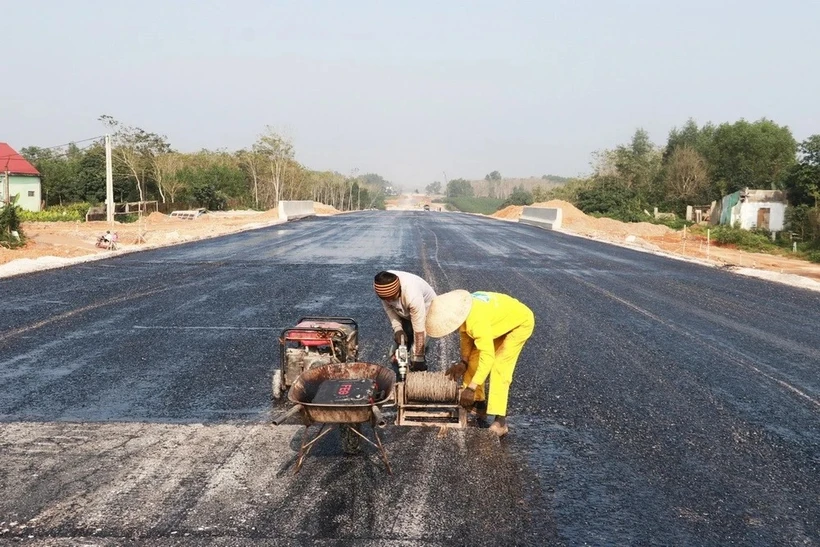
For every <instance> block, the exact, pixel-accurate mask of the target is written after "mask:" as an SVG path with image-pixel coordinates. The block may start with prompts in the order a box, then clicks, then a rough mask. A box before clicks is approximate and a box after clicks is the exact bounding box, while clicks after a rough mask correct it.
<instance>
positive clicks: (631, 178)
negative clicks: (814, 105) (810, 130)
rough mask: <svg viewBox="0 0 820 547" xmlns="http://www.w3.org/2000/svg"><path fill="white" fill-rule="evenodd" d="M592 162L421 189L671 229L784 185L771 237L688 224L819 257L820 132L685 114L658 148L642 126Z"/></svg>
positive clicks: (457, 203) (473, 202)
mask: <svg viewBox="0 0 820 547" xmlns="http://www.w3.org/2000/svg"><path fill="white" fill-rule="evenodd" d="M591 166H592V172H591V174H590V175H589V176H585V177H578V178H561V177H555V176H551V175H544V176H543V177H541V179H534V178H531V179H526V180H524V181H521V182H518V183H513V184H511V183H510V181H509V180H508V179H505V178H504V177H502V176H501V174H500V173H499V172H498V171H493V172H491V173H489V174H487V175H486V176H485V177H484V180H478V181H468V180H465V179H463V178H457V179H453V180H450V181H448V182H447V184H446V185H444V186H443V185H442V184H441V183H440V182H434V183H432V184H430V185H428V186H427V189H426V190H427V192H428V193H443V194H444V196H445V197H444V198H443V199H444V201H445V202H446V203H447V204H448V206H449V207H451V208H453V209H457V210H460V211H469V212H485V211H487V210H489V209H490V208H492V207H494V206H495V207H496V210H498V209H502V208H504V207H507V206H509V205H531V204H533V203H538V202H544V201H549V200H554V199H555V200H563V201H567V202H569V203H572V204H573V205H575V206H576V207H578V208H579V209H580V210H581V211H583V212H584V213H586V214H589V215H592V216H603V217H609V218H613V219H616V220H620V221H623V222H653V223H658V224H665V225H667V226H669V227H671V228H673V229H676V230H680V229H682V228H683V227H684V226H691V225H692V223H691V222H687V221H685V220H684V219H685V216H686V207H687V205H691V206H693V207H696V208H698V209H701V210H708V208H709V205H710V204H711V203H712V202H713V201H719V200H720V199H721V198H722V197H723V196H725V195H727V194H731V193H733V192H736V191H738V190H742V189H744V188H749V189H771V190H784V191H785V192H786V195H787V198H788V200H789V207H788V209H787V214H786V226H785V229H784V230H783V231H780V232H777V233H776V234H775V237H774V239H773V238H772V234H771V233H769V232H768V231H766V230H753V231H749V230H741V229H739V228H735V227H730V226H711V227H697V226H692V229H693V230H696V231H697V230H699V229H700V228H703V230H704V231H705V230H707V229H708V230H710V232H711V238H712V241H714V243H715V244H717V245H725V246H733V247H736V248H739V249H743V250H749V251H758V252H774V253H780V252H789V253H790V256H795V257H800V258H805V259H808V260H811V261H813V262H818V261H820V260H818V259H820V256H818V255H820V204H819V203H818V202H820V135H813V136H811V137H809V138H808V139H806V140H804V141H803V142H799V143H798V142H797V141H796V140H795V138H794V137H793V135H792V133H791V130H790V129H789V128H788V127H787V126H780V125H778V124H776V123H774V122H773V121H771V120H768V119H765V118H764V119H761V120H757V121H754V122H749V121H746V120H739V121H736V122H734V123H723V124H720V125H713V124H711V123H707V124H705V125H702V126H699V125H698V124H697V123H696V122H695V121H694V120H691V119H690V120H688V121H687V122H686V123H685V124H684V125H683V126H682V127H679V128H678V127H676V128H673V129H672V130H671V131H670V132H669V135H668V137H667V140H666V143H665V144H663V145H656V144H654V143H653V142H652V141H651V140H650V138H649V134H648V133H647V132H646V131H645V130H643V129H641V128H639V129H637V130H636V131H635V132H634V134H633V135H632V138H631V139H630V141H629V142H627V143H624V144H621V145H618V146H616V147H614V148H612V149H606V150H602V151H597V152H595V153H594V154H593V161H592V163H591ZM518 180H521V179H518ZM656 208H657V210H658V211H659V213H661V214H660V215H658V216H659V218H656V217H655V214H654V213H655V209H656ZM795 249H796V252H793V251H795Z"/></svg>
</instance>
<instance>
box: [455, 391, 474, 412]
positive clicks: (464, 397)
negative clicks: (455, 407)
mask: <svg viewBox="0 0 820 547" xmlns="http://www.w3.org/2000/svg"><path fill="white" fill-rule="evenodd" d="M473 403H475V390H474V389H470V388H468V387H465V388H464V389H462V390H461V396H460V397H459V398H458V404H460V405H461V406H463V407H464V408H472V406H473Z"/></svg>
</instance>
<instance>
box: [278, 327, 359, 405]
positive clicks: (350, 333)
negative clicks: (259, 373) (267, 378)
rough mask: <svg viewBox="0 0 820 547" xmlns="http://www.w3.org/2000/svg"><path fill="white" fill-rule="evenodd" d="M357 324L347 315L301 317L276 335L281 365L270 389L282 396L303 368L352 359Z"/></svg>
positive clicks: (356, 351)
mask: <svg viewBox="0 0 820 547" xmlns="http://www.w3.org/2000/svg"><path fill="white" fill-rule="evenodd" d="M358 355H359V328H358V325H357V324H356V321H354V320H353V319H351V318H349V317H302V318H301V319H299V321H298V322H297V323H296V326H294V327H291V328H288V329H285V330H283V331H282V335H281V336H280V337H279V363H280V368H277V369H274V371H273V378H272V380H271V389H272V395H273V398H274V399H281V398H282V396H283V395H284V394H285V393H286V392H287V391H288V390H289V389H290V386H292V385H293V382H295V381H296V378H298V377H299V375H300V374H302V373H303V372H304V371H306V370H308V369H311V368H313V367H317V366H321V365H329V364H333V363H347V362H355V361H356V359H357V358H358Z"/></svg>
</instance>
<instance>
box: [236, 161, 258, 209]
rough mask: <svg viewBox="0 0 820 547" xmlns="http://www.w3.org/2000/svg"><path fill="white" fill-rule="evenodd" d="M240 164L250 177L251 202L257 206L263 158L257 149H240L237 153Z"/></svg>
mask: <svg viewBox="0 0 820 547" xmlns="http://www.w3.org/2000/svg"><path fill="white" fill-rule="evenodd" d="M237 156H238V158H239V162H240V165H242V166H243V167H244V168H245V170H246V171H247V173H248V175H249V176H250V178H251V184H252V185H253V202H254V204H255V205H256V208H257V209H258V208H259V179H260V173H261V171H262V167H263V165H262V163H263V161H264V158H263V157H262V155H261V154H260V153H259V151H257V150H250V151H248V150H240V151H239V153H238V154H237Z"/></svg>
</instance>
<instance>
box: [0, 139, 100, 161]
mask: <svg viewBox="0 0 820 547" xmlns="http://www.w3.org/2000/svg"><path fill="white" fill-rule="evenodd" d="M98 138H102V137H94V138H91V139H83V140H81V141H76V142H70V143H67V144H60V145H57V146H49V147H48V148H40V147H37V149H38V150H55V149H57V148H64V147H66V146H69V145H72V144H73V145H75V146H76V144H77V143H82V142H88V141H93V140H96V139H98ZM99 144H102V143H100V142H93V143H91V144H88V145H86V146H83V147H82V148H79V147H78V148H77V150H76V151H77V152H82V151H83V150H88V149H89V148H91V147H93V146H96V145H99ZM70 153H71V151H69V150H65V151H63V152H62V153H60V154H55V155H52V156H49V157H48V158H47V159H58V158H63V157H68V155H69V154H70ZM12 158H21V159H24V160H26V161H28V160H27V159H26V157H25V156H24V155H22V154H20V153H19V152H18V153H16V154H7V155H5V156H0V161H1V160H7V159H12ZM42 159H46V158H42Z"/></svg>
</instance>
